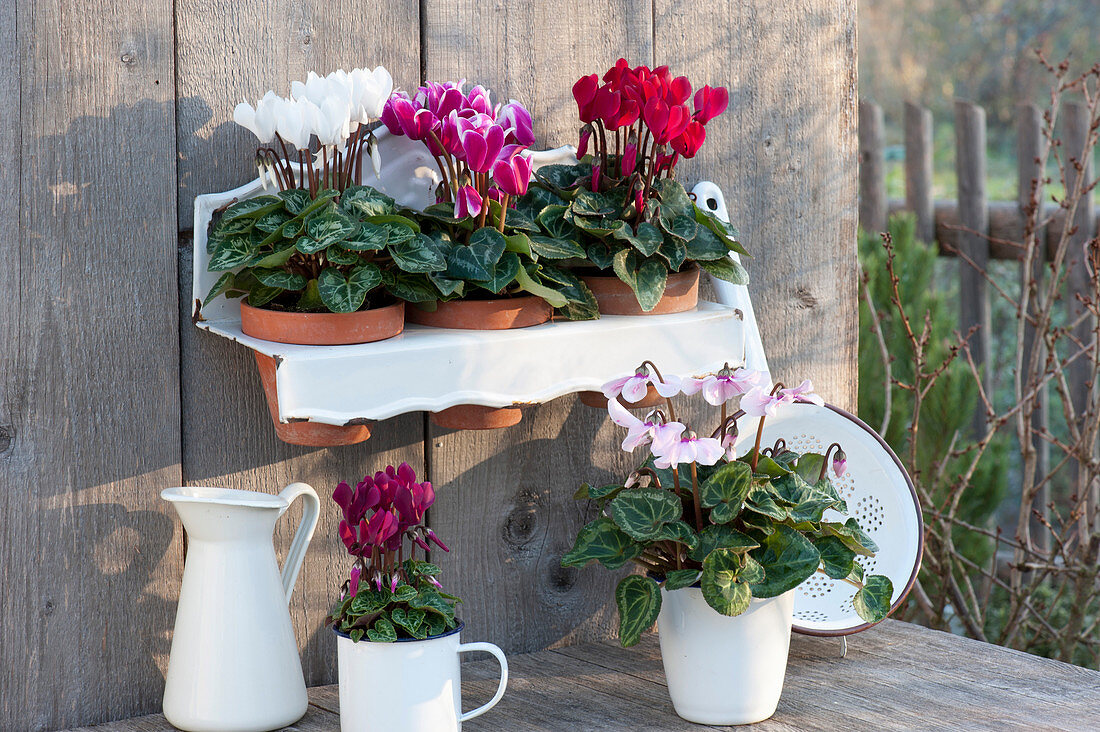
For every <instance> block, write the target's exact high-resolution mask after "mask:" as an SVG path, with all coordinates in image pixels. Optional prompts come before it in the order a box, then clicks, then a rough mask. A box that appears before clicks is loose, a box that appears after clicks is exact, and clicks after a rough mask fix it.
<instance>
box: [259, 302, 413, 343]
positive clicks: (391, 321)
mask: <svg viewBox="0 0 1100 732" xmlns="http://www.w3.org/2000/svg"><path fill="white" fill-rule="evenodd" d="M404 329H405V303H404V302H401V301H400V300H398V301H397V302H395V303H394V304H392V305H386V306H384V307H380V308H371V309H370V310H357V311H356V312H354V313H289V312H283V311H281V310H264V309H263V308H254V307H252V306H251V305H249V304H248V303H246V302H243V301H242V302H241V330H242V331H244V334H245V335H247V336H252V337H253V338H259V339H260V340H264V341H275V342H276V343H295V344H298V345H302V346H347V345H351V344H354V343H373V342H374V341H384V340H386V339H387V338H393V337H394V336H395V335H398V334H399V333H401V331H402V330H404Z"/></svg>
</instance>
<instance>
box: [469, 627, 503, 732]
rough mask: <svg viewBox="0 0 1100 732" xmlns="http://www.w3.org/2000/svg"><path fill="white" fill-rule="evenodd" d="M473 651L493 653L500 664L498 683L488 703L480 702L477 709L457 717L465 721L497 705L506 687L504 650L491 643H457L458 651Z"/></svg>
mask: <svg viewBox="0 0 1100 732" xmlns="http://www.w3.org/2000/svg"><path fill="white" fill-rule="evenodd" d="M473 651H485V652H486V653H491V654H493V656H494V657H496V659H497V663H499V664H500V683H499V684H498V685H497V693H496V694H494V695H493V698H492V699H490V700H489V703H488V704H482V705H481V706H480V707H478V708H477V709H474V710H472V711H469V712H466V713H465V714H463V715H462V716H461V717H460V718H459V720H458V721H459V722H465V721H466V720H468V719H473V718H474V717H480V716H481V715H482V714H485V712H487V711H489V710H490V709H492V708H493V707H495V706H496V705H497V702H498V701H500V699H501V697H503V696H504V690H505V689H506V688H507V687H508V659H507V658H505V656H504V651H502V650H500V648H498V647H497V646H494V645H493V644H492V643H463V644H461V645H459V647H458V652H459V653H471V652H473Z"/></svg>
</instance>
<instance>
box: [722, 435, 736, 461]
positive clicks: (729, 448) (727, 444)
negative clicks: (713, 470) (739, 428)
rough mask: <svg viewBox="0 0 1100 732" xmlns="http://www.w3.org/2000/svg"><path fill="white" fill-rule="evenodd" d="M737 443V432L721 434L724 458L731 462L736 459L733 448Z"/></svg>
mask: <svg viewBox="0 0 1100 732" xmlns="http://www.w3.org/2000/svg"><path fill="white" fill-rule="evenodd" d="M736 443H737V432H736V430H734V431H732V432H727V433H725V434H724V435H722V449H723V450H725V451H726V460H728V461H730V462H733V461H734V460H736V459H737V451H736V450H735V449H734V446H735V444H736Z"/></svg>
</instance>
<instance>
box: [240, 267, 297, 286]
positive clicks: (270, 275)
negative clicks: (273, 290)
mask: <svg viewBox="0 0 1100 732" xmlns="http://www.w3.org/2000/svg"><path fill="white" fill-rule="evenodd" d="M252 274H253V275H255V277H256V279H258V280H259V281H260V282H261V283H262V284H264V285H267V286H268V287H278V288H280V289H283V290H293V291H297V290H301V289H303V288H304V287H305V286H306V278H305V277H303V276H302V275H300V274H298V273H297V272H287V271H286V270H282V269H266V268H262V267H257V268H256V269H254V270H252Z"/></svg>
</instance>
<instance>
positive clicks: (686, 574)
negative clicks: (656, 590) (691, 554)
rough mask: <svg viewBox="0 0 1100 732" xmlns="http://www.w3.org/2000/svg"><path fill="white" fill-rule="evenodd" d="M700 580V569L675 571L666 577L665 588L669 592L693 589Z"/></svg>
mask: <svg viewBox="0 0 1100 732" xmlns="http://www.w3.org/2000/svg"><path fill="white" fill-rule="evenodd" d="M697 579H699V570H698V569H674V570H672V571H670V572H669V573H668V574H666V575H665V583H664V588H665V590H666V591H668V592H672V591H673V590H682V589H683V588H685V587H691V586H692V585H693V584H695V580H697Z"/></svg>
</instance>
